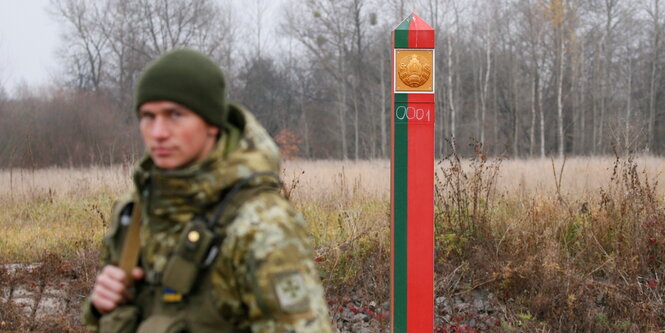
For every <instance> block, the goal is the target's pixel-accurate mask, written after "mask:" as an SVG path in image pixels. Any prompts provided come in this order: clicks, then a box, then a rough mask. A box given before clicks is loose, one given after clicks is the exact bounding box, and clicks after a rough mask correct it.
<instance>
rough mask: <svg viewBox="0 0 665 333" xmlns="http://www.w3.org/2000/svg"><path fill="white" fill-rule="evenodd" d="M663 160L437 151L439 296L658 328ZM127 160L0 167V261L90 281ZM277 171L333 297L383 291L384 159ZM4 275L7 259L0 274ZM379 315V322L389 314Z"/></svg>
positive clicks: (578, 323) (537, 323) (543, 320)
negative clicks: (442, 155)
mask: <svg viewBox="0 0 665 333" xmlns="http://www.w3.org/2000/svg"><path fill="white" fill-rule="evenodd" d="M664 172H665V159H664V158H657V157H650V156H638V157H622V158H614V157H606V158H583V157H579V158H570V159H567V160H557V159H554V160H549V159H532V160H497V159H487V158H485V156H483V155H482V153H479V154H478V156H476V158H474V159H469V160H458V159H456V158H455V157H454V156H452V157H450V158H448V159H446V160H444V161H440V162H438V163H437V184H436V193H437V196H436V210H435V216H436V217H435V218H436V220H435V225H436V231H435V238H436V248H435V251H436V269H435V270H436V273H437V276H436V295H437V296H446V297H454V296H455V295H460V294H465V293H469V292H471V291H477V290H483V291H485V292H491V293H492V294H494V295H496V297H497V298H498V299H499V300H500V301H501V302H502V303H503V304H504V305H505V309H506V311H505V314H504V315H502V317H501V318H498V321H499V322H500V323H499V324H497V325H495V326H494V327H493V330H495V331H514V332H522V331H527V332H529V331H533V332H536V331H538V332H557V331H563V332H572V331H580V332H583V331H588V332H649V331H651V332H658V331H662V330H663V329H665V303H664V302H665V299H664V298H665V287H663V285H662V284H663V274H665V205H664V201H665V200H664V195H665V188H664V187H663V186H664V185H665V184H661V182H659V180H662V179H663V173H664ZM130 173H131V167H130V166H126V165H125V166H117V167H112V168H89V169H76V170H71V169H43V170H34V171H33V170H25V169H23V170H17V169H14V170H2V171H0V263H5V264H6V263H16V262H38V261H44V260H45V259H44V258H47V259H48V260H50V261H54V262H56V266H55V267H56V270H59V272H61V271H62V270H63V268H62V267H63V265H64V266H65V267H66V268H67V269H66V270H68V272H69V273H67V274H70V273H71V274H74V275H76V276H78V277H80V276H82V275H84V276H85V277H86V278H84V279H83V278H81V279H80V283H79V285H78V286H77V289H75V290H73V291H72V292H74V293H81V294H84V293H85V292H84V291H85V290H86V288H88V287H89V285H90V283H91V280H90V279H91V278H90V277H91V276H94V268H93V267H94V260H95V257H96V249H97V248H98V246H99V244H100V239H101V237H102V235H103V233H104V231H105V228H106V226H107V223H108V218H109V211H110V207H111V204H112V202H113V199H114V198H116V197H118V196H119V195H120V194H121V193H123V192H124V191H126V190H128V189H129V188H130V187H131V183H130V178H129V175H130ZM282 177H283V181H284V192H285V194H286V195H287V196H289V197H290V198H291V200H292V201H293V202H294V203H295V205H296V206H297V207H298V208H299V209H300V210H301V211H302V212H303V214H304V215H305V217H306V218H307V220H308V222H309V225H310V232H311V236H312V239H313V241H314V245H315V248H316V261H317V262H318V264H319V267H320V270H321V274H322V278H323V282H324V285H325V286H326V289H327V293H328V296H329V299H330V303H331V305H332V306H338V305H339V304H342V303H343V302H345V300H347V299H348V298H354V299H359V300H360V302H365V303H370V302H374V303H376V304H379V307H380V304H384V303H385V302H386V301H388V300H389V295H390V290H389V271H390V267H389V258H390V243H389V241H390V239H389V237H390V216H389V213H390V202H389V201H390V164H389V161H385V160H379V161H360V162H342V161H298V160H295V161H288V162H287V163H285V165H284V170H283V172H282ZM54 258H55V259H54ZM72 262H73V263H79V264H80V263H82V262H86V263H85V264H81V265H78V266H77V265H72V264H71V263H72ZM68 263H69V264H68ZM67 265H69V266H67ZM72 272H73V273H72ZM54 274H56V273H54ZM57 274H60V273H57ZM47 275H48V274H47ZM42 278H44V279H48V278H49V277H48V276H44V277H42ZM2 279H4V281H3V280H2ZM10 280H11V281H14V280H15V279H14V280H12V278H11V277H10V276H8V274H7V272H4V273H3V272H2V271H0V283H5V284H6V283H7V281H10ZM4 306H5V307H6V306H7V305H6V304H5V305H4ZM1 310H2V308H1V307H0V320H5V318H3V314H2V311H1ZM383 310H384V312H385V309H383ZM437 311H438V310H437ZM440 315H442V314H441V313H437V316H440ZM5 316H6V315H5ZM73 317H74V316H72V318H73ZM15 318H18V317H15ZM376 318H378V319H377V320H376V321H377V325H378V326H376V327H384V328H385V325H386V323H385V317H383V316H380V315H377V316H376ZM455 318H458V317H457V316H456V317H455ZM17 320H18V319H17ZM458 321H460V320H458ZM462 321H463V320H462ZM445 324H454V323H444V325H440V326H439V327H438V328H437V330H438V332H447V331H449V327H450V326H446V325H445ZM34 327H37V329H40V328H41V329H43V327H42V326H33V328H34ZM62 327H65V326H62ZM62 327H60V326H59V329H60V330H62V329H63V328H62ZM66 327H67V329H66V330H72V331H77V330H78V329H79V328H76V325H75V324H73V323H72V324H70V326H66ZM455 327H458V328H459V327H460V326H455ZM461 327H464V326H461ZM377 330H378V328H377ZM450 331H452V330H450ZM473 331H474V330H473V329H472V328H468V327H467V330H460V332H473Z"/></svg>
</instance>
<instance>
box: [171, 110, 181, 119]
mask: <svg viewBox="0 0 665 333" xmlns="http://www.w3.org/2000/svg"><path fill="white" fill-rule="evenodd" d="M182 116H183V114H182V112H180V111H173V112H171V117H173V118H180V117H182Z"/></svg>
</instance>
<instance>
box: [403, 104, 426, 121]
mask: <svg viewBox="0 0 665 333" xmlns="http://www.w3.org/2000/svg"><path fill="white" fill-rule="evenodd" d="M432 113H433V112H432V111H431V110H430V109H429V108H427V107H426V108H420V107H414V106H405V105H399V106H397V107H395V120H396V121H399V122H404V121H409V120H411V121H413V120H415V121H419V122H420V121H422V122H426V123H429V122H431V121H432Z"/></svg>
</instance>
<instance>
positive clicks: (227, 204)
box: [207, 171, 280, 230]
mask: <svg viewBox="0 0 665 333" xmlns="http://www.w3.org/2000/svg"><path fill="white" fill-rule="evenodd" d="M260 176H270V177H274V178H275V179H276V180H277V184H276V185H272V184H270V185H263V186H256V187H252V188H249V189H245V186H247V185H248V184H249V183H250V182H251V181H252V180H254V179H255V178H257V177H260ZM279 184H280V181H279V176H277V174H275V173H274V172H269V171H266V172H257V173H254V174H252V175H250V176H249V177H247V178H244V179H242V180H240V181H238V182H237V183H236V184H235V185H233V187H232V188H231V189H230V190H229V191H228V192H227V193H226V195H225V196H224V199H222V201H221V202H220V204H219V205H218V206H217V208H216V209H215V212H214V214H213V216H212V218H211V219H210V220H208V221H207V226H208V228H209V229H211V230H213V229H214V228H215V227H217V226H222V225H225V224H226V223H228V222H229V221H228V218H229V217H233V216H235V215H236V213H237V210H238V209H239V208H240V206H241V205H242V204H243V203H244V202H245V200H246V199H248V198H250V197H252V196H254V195H255V194H258V193H260V192H265V191H270V190H275V189H277V188H278V186H279ZM239 192H240V193H239ZM222 217H225V219H222Z"/></svg>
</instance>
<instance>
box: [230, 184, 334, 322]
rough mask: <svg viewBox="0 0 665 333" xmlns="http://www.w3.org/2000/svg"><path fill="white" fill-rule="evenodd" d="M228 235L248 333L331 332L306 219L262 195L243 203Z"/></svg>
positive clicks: (272, 196)
mask: <svg viewBox="0 0 665 333" xmlns="http://www.w3.org/2000/svg"><path fill="white" fill-rule="evenodd" d="M227 237H230V238H233V239H234V242H233V243H234V249H233V253H232V255H231V258H232V261H233V266H234V267H235V276H234V279H235V280H236V281H237V284H238V286H237V287H238V290H239V297H240V299H241V302H242V303H243V304H244V305H245V307H246V309H247V310H248V322H247V323H243V324H241V325H240V326H241V327H242V326H245V327H250V328H251V330H252V332H257V333H258V332H261V333H265V332H293V333H308V332H312V333H313V332H316V333H326V332H331V328H330V319H329V317H328V307H327V305H326V303H325V297H324V293H323V288H322V286H321V282H320V279H319V275H318V273H317V270H316V268H315V265H314V260H313V253H312V250H311V245H310V243H309V241H308V235H307V232H306V225H305V221H304V219H303V218H302V216H301V215H300V214H298V213H296V212H295V211H294V210H293V208H292V207H291V205H290V204H289V203H288V201H286V200H284V199H283V198H281V197H280V196H278V195H277V194H275V193H263V194H261V195H259V196H258V197H256V198H254V199H252V200H251V201H249V202H247V203H245V204H244V205H243V206H242V208H241V209H240V210H239V212H238V216H237V218H236V220H235V221H234V223H233V224H232V227H230V228H229V234H228V235H227Z"/></svg>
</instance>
